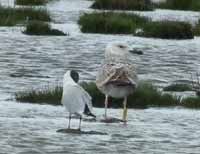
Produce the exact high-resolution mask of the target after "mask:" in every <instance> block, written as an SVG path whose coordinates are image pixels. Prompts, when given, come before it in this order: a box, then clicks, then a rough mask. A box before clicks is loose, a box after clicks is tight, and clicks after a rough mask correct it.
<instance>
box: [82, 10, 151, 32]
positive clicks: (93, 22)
mask: <svg viewBox="0 0 200 154" xmlns="http://www.w3.org/2000/svg"><path fill="white" fill-rule="evenodd" d="M147 20H148V19H147V18H144V17H140V16H138V15H134V14H133V15H128V14H125V13H113V12H103V13H92V14H87V13H85V14H84V15H83V16H81V17H80V19H79V21H78V23H79V25H80V27H81V31H82V32H84V33H105V34H134V33H135V30H136V29H137V28H138V27H139V25H142V24H144V23H145V22H147Z"/></svg>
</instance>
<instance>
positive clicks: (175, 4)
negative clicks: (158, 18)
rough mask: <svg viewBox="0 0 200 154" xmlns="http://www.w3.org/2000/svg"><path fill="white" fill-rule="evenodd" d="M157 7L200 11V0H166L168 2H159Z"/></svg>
mask: <svg viewBox="0 0 200 154" xmlns="http://www.w3.org/2000/svg"><path fill="white" fill-rule="evenodd" d="M155 5H156V4H155ZM156 7H158V8H162V9H171V10H192V11H200V1H199V0H166V2H160V3H158V4H157V5H156Z"/></svg>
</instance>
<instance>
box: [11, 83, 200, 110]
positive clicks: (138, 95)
mask: <svg viewBox="0 0 200 154" xmlns="http://www.w3.org/2000/svg"><path fill="white" fill-rule="evenodd" d="M80 85H81V86H82V87H83V88H84V89H85V90H86V91H87V92H88V93H89V94H90V95H91V97H92V102H93V106H94V107H100V108H102V107H104V103H103V102H104V98H105V96H104V95H103V94H102V93H101V92H100V91H99V90H98V88H97V87H96V84H95V83H93V82H90V83H86V82H83V83H81V84H80ZM61 97H62V87H61V86H55V87H45V88H42V89H40V90H34V89H31V90H25V91H21V92H17V93H16V94H15V98H16V100H17V101H19V102H27V103H39V104H52V105H61V103H60V101H61ZM199 99H200V98H199V97H188V98H184V99H183V100H181V99H180V97H177V96H175V95H172V94H167V93H162V91H160V90H158V89H157V88H156V87H155V86H153V85H152V84H151V83H149V82H141V83H140V84H139V86H138V88H137V89H136V91H135V92H134V93H133V94H132V95H130V96H129V97H128V104H127V105H128V107H129V108H148V107H175V106H182V107H188V108H194V107H195V108H200V102H198V101H199ZM122 101H123V100H122V99H114V98H110V101H109V107H111V108H121V107H122V103H121V102H122Z"/></svg>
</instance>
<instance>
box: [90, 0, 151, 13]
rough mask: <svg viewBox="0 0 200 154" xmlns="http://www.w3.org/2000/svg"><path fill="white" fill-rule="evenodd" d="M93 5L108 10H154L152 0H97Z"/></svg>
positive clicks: (95, 7)
mask: <svg viewBox="0 0 200 154" xmlns="http://www.w3.org/2000/svg"><path fill="white" fill-rule="evenodd" d="M91 7H92V8H94V9H106V10H139V11H149V10H153V5H152V3H151V1H150V0H95V1H94V3H93V5H92V6H91Z"/></svg>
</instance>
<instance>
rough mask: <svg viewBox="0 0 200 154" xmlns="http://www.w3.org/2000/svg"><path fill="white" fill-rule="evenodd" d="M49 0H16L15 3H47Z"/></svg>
mask: <svg viewBox="0 0 200 154" xmlns="http://www.w3.org/2000/svg"><path fill="white" fill-rule="evenodd" d="M47 1H48V0H15V4H17V5H28V6H33V5H45V4H46V3H47Z"/></svg>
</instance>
